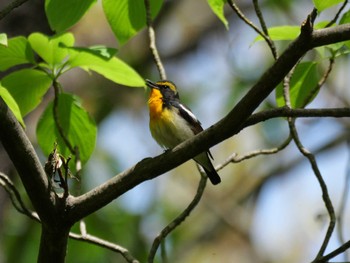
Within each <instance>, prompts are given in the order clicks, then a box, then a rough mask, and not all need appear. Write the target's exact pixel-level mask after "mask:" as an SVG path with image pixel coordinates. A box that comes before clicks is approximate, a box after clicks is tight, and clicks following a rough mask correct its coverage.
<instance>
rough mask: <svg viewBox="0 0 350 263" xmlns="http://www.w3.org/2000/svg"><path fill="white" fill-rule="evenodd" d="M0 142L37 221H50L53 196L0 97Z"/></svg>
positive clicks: (26, 141)
mask: <svg viewBox="0 0 350 263" xmlns="http://www.w3.org/2000/svg"><path fill="white" fill-rule="evenodd" d="M0 140H1V142H2V144H3V145H4V148H5V150H6V152H7V154H8V155H9V157H10V159H11V160H12V162H13V164H14V166H15V167H16V169H17V171H18V173H19V176H20V177H21V180H22V182H23V185H24V187H25V189H26V191H27V193H28V195H29V198H30V200H31V201H32V203H33V206H34V208H35V210H36V211H37V213H38V214H39V216H40V219H41V220H44V221H50V220H51V221H53V220H54V203H55V202H56V200H55V198H56V197H55V195H54V194H52V193H50V189H49V182H48V179H47V176H46V174H45V171H44V169H43V167H42V165H41V163H40V160H39V158H38V156H37V154H36V152H35V150H34V148H33V146H32V144H31V143H30V141H29V139H28V137H27V135H26V134H25V132H24V130H23V128H22V126H21V125H20V124H19V123H18V121H17V120H16V118H15V116H14V115H13V113H12V112H11V110H10V109H9V108H8V107H7V105H6V103H5V102H4V100H3V99H2V98H1V97H0Z"/></svg>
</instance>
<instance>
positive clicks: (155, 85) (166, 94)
mask: <svg viewBox="0 0 350 263" xmlns="http://www.w3.org/2000/svg"><path fill="white" fill-rule="evenodd" d="M146 85H147V87H149V88H150V89H151V90H152V92H153V91H155V92H157V91H159V92H160V93H161V95H162V97H163V98H164V99H178V98H179V93H178V92H177V89H176V86H175V84H174V83H173V82H171V81H169V80H160V81H157V82H153V81H150V80H148V79H146ZM151 94H152V93H151Z"/></svg>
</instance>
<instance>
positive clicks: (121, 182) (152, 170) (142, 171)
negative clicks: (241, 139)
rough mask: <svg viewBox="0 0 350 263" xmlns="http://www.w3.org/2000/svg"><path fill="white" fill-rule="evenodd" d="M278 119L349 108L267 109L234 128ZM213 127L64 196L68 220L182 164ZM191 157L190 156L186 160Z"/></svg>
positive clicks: (338, 113) (338, 114) (344, 113)
mask: <svg viewBox="0 0 350 263" xmlns="http://www.w3.org/2000/svg"><path fill="white" fill-rule="evenodd" d="M279 117H296V118H297V117H307V118H312V117H335V118H342V117H350V108H331V109H288V108H285V107H284V108H278V109H273V110H267V111H263V112H260V113H256V114H254V115H252V116H251V117H249V118H248V119H247V120H246V121H245V122H244V123H243V124H242V125H241V126H240V128H237V129H238V131H241V130H242V129H244V128H246V127H248V126H251V125H254V124H257V123H259V122H262V121H266V120H269V119H272V118H279ZM216 127H218V126H217V124H216V125H214V126H212V127H210V128H209V129H207V130H205V131H204V132H202V133H201V134H199V135H197V136H195V137H194V138H192V139H189V140H187V141H186V142H184V143H182V144H180V145H179V146H177V147H176V148H174V149H173V150H169V151H167V152H165V153H163V154H161V155H159V156H156V157H154V158H146V159H143V160H142V161H140V162H139V163H137V164H136V165H135V166H133V167H131V168H130V169H128V170H125V171H123V172H122V173H120V174H118V175H116V176H115V177H113V178H112V179H110V180H109V181H107V182H105V183H104V184H102V185H100V186H98V187H96V188H94V189H92V190H91V191H89V192H87V193H86V194H84V195H81V196H79V197H72V196H70V197H68V200H67V202H68V206H72V207H74V209H73V210H71V211H68V213H69V216H70V217H71V219H70V220H79V219H80V218H83V217H85V216H86V215H88V214H90V213H92V212H93V211H95V210H98V209H99V208H100V207H103V206H104V205H106V204H108V203H109V202H111V201H112V200H114V199H115V198H117V197H119V196H120V195H122V194H123V193H125V192H127V191H129V190H130V189H132V188H133V187H135V186H137V185H138V184H140V183H142V182H144V181H146V180H151V179H153V178H155V177H157V176H159V175H161V174H163V173H165V172H167V171H169V170H171V169H172V168H175V167H177V166H178V165H180V164H181V163H183V162H185V161H186V160H188V159H185V161H183V160H184V158H185V157H184V156H188V152H193V151H195V150H196V149H197V148H195V147H199V146H197V145H202V144H207V143H209V142H211V141H213V140H215V139H216V137H211V138H210V140H211V141H204V142H203V139H202V138H207V136H205V135H206V134H208V132H210V131H212V130H214V132H215V131H216V130H217V128H216ZM219 127H220V126H219ZM216 132H217V131H216ZM217 133H218V134H217V136H220V134H219V133H220V132H217ZM209 134H210V133H209ZM195 152H196V151H195ZM194 155H195V154H194ZM191 157H192V156H190V157H189V158H191ZM186 158H187V157H186Z"/></svg>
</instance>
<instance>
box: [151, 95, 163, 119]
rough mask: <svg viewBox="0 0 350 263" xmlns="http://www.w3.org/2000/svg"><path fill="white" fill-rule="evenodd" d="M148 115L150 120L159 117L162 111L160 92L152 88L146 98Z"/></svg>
mask: <svg viewBox="0 0 350 263" xmlns="http://www.w3.org/2000/svg"><path fill="white" fill-rule="evenodd" d="M148 107H149V115H150V119H151V122H152V121H154V120H157V119H160V118H161V116H162V111H163V100H162V94H161V93H160V91H159V90H157V89H152V90H151V94H150V97H149V100H148Z"/></svg>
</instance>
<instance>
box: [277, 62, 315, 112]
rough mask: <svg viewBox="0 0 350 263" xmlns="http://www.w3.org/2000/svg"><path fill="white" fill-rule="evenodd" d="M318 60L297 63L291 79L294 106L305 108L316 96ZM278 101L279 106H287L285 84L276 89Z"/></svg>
mask: <svg viewBox="0 0 350 263" xmlns="http://www.w3.org/2000/svg"><path fill="white" fill-rule="evenodd" d="M316 66H317V63H316V62H303V63H300V64H298V65H297V67H296V68H295V70H294V73H293V75H292V77H291V79H290V91H289V92H290V102H291V106H292V108H303V107H305V106H306V104H308V103H310V102H311V101H312V100H313V98H314V97H315V96H316V94H317V92H318V90H316V91H315V87H316V86H317V83H318V79H319V76H318V72H317V67H316ZM276 102H277V105H278V106H279V107H282V106H285V101H284V98H283V85H282V84H280V85H278V86H277V89H276Z"/></svg>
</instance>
